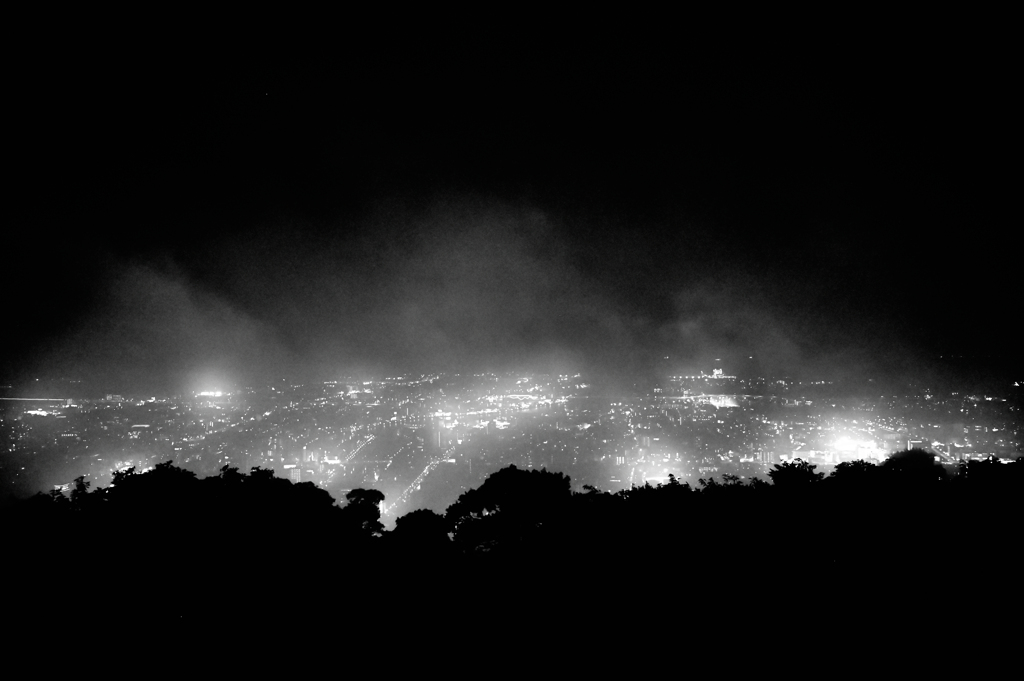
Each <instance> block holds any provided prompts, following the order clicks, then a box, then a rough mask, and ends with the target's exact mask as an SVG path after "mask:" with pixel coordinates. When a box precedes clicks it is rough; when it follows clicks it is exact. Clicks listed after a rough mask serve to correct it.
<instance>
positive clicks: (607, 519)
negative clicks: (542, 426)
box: [3, 451, 1024, 626]
mask: <svg viewBox="0 0 1024 681" xmlns="http://www.w3.org/2000/svg"><path fill="white" fill-rule="evenodd" d="M768 477H769V478H770V480H771V482H770V483H769V482H766V481H764V480H760V479H752V480H744V479H741V478H738V477H735V476H723V479H721V480H714V479H702V480H701V481H700V484H699V486H697V487H691V486H690V485H689V484H684V483H682V482H680V481H679V480H678V479H676V478H675V477H674V476H670V478H669V480H668V482H667V483H665V484H662V485H657V486H652V485H649V484H648V485H644V486H642V487H633V488H631V489H628V490H624V491H621V492H618V493H615V494H612V493H608V492H602V491H600V490H597V489H595V488H593V487H586V488H584V492H582V493H573V492H572V491H571V486H570V479H569V478H568V477H567V476H565V475H562V474H559V473H552V472H548V471H541V470H522V469H518V468H516V467H514V466H510V467H507V468H504V469H502V470H500V471H498V472H496V473H494V474H492V475H491V476H489V477H488V478H487V479H486V480H485V481H484V483H483V484H482V485H481V486H480V487H478V488H476V489H472V490H469V491H467V492H465V493H464V494H463V495H461V496H460V497H459V499H458V500H457V501H456V502H455V503H453V504H452V505H451V506H450V507H449V508H448V509H447V510H446V512H445V513H444V515H441V514H437V513H434V512H432V511H428V510H419V511H414V512H412V513H410V514H407V515H406V516H403V517H402V518H399V519H398V521H397V523H396V526H395V529H394V530H393V531H391V532H385V531H384V529H383V526H382V524H381V517H380V506H381V503H382V502H383V501H384V495H383V494H381V493H380V492H379V491H376V490H352V491H351V492H349V493H348V494H347V495H346V498H345V500H344V502H342V503H338V502H336V501H335V500H334V499H333V498H332V497H331V496H330V495H329V494H328V493H327V492H326V491H324V490H322V489H319V488H317V487H316V486H315V485H312V484H310V483H299V484H295V483H292V482H291V481H290V480H287V479H283V478H279V477H277V476H276V475H274V473H273V471H270V470H265V469H259V468H256V469H253V470H252V471H250V472H249V473H248V474H242V473H240V472H239V471H238V470H237V469H234V468H229V467H224V468H222V469H221V471H220V473H219V475H217V476H213V477H208V478H204V479H198V478H197V477H196V476H195V475H194V474H192V473H190V472H188V471H185V470H182V469H179V468H176V467H174V466H173V465H171V464H170V463H164V464H160V465H158V466H156V467H155V468H154V469H152V470H150V471H148V472H146V473H141V474H140V473H137V472H136V471H134V470H132V469H129V470H126V471H122V472H118V473H116V474H115V475H114V476H113V480H112V482H111V484H110V485H109V486H108V487H106V488H99V489H91V485H90V483H89V482H88V481H86V480H85V479H84V478H79V479H76V480H75V486H74V489H73V491H72V492H71V494H70V495H65V494H63V493H61V492H59V491H54V492H51V493H49V494H39V495H36V496H35V497H33V498H31V499H29V500H26V501H25V502H23V503H21V504H20V505H17V506H16V507H15V508H13V509H12V511H11V512H10V513H8V514H6V516H5V517H4V518H3V520H4V522H5V526H4V528H3V529H4V530H5V531H6V534H7V536H8V537H10V549H11V551H10V552H9V555H10V556H13V558H12V559H9V560H8V562H9V563H10V564H13V565H15V566H16V567H18V569H19V576H18V577H17V578H16V580H15V582H14V583H19V584H32V585H36V587H35V588H38V589H39V592H40V593H42V592H43V591H44V590H45V587H43V586H42V585H47V584H75V585H79V587H78V588H81V585H92V587H90V588H95V586H96V585H104V584H106V585H115V584H116V585H124V584H126V583H142V584H159V585H160V586H159V587H158V588H147V589H146V590H145V591H144V593H145V594H146V596H145V598H144V599H139V598H138V597H137V596H136V595H135V594H137V593H139V592H138V591H137V590H135V591H133V590H132V589H124V588H121V589H109V590H108V592H109V593H110V594H111V595H110V596H109V597H108V600H107V602H106V603H105V604H104V607H105V612H108V613H111V617H114V618H115V619H118V618H124V617H128V616H130V617H134V618H143V619H145V620H146V621H153V622H164V623H166V622H170V621H174V622H177V621H179V620H180V621H182V622H193V623H194V622H199V621H204V622H228V621H233V622H240V621H244V620H246V619H247V618H256V619H264V620H266V619H268V618H278V619H280V620H281V621H293V620H289V618H302V617H313V616H314V615H315V613H316V612H317V609H316V607H314V605H313V601H310V602H307V601H306V600H304V599H302V598H296V596H295V594H296V593H297V592H295V589H296V588H300V587H297V585H302V584H304V583H305V582H306V581H307V580H309V579H310V575H321V574H322V575H328V574H329V575H330V580H329V581H328V582H327V583H328V584H334V583H339V584H343V585H345V587H344V588H343V589H342V591H341V594H343V600H342V601H341V603H342V604H343V607H344V608H346V609H354V611H355V612H359V613H363V615H364V616H366V617H371V618H372V615H371V613H374V612H382V613H387V612H393V611H394V610H395V609H398V610H402V609H403V608H404V607H405V604H407V603H408V602H412V601H415V602H416V603H418V604H420V607H423V608H424V609H425V610H426V611H428V612H431V613H434V614H435V615H434V616H437V617H440V616H441V615H438V614H437V613H442V612H448V611H453V610H452V608H453V607H454V606H453V605H452V603H453V602H455V603H460V604H461V605H462V607H465V608H469V609H470V610H473V609H474V608H477V607H478V604H479V603H481V602H484V601H486V602H489V603H490V604H491V606H492V607H494V608H498V609H499V610H500V609H502V608H504V609H506V610H507V611H508V612H518V611H520V610H522V608H523V607H525V605H524V604H531V603H532V604H534V606H536V607H541V606H540V605H539V604H542V603H546V602H552V603H553V602H558V601H559V600H560V599H562V598H564V597H565V596H566V595H568V596H569V597H570V598H573V599H582V600H584V601H585V600H586V599H587V598H589V596H590V595H591V594H596V593H605V592H606V591H607V589H608V585H609V584H618V583H620V582H621V581H622V580H623V579H625V578H627V576H631V575H646V574H650V571H651V570H654V574H663V573H670V574H672V576H673V578H674V579H681V580H684V581H683V583H687V584H707V583H715V584H723V585H728V584H745V583H748V582H749V580H750V579H751V578H752V577H754V576H757V578H758V579H762V578H765V577H769V578H772V579H778V578H785V577H789V576H794V575H808V574H819V575H827V577H828V579H830V580H840V582H841V583H843V584H845V585H846V586H845V587H844V589H843V590H842V592H841V593H842V594H843V595H844V597H848V598H849V599H850V601H849V602H850V603H851V604H852V603H854V601H855V599H854V597H853V594H858V593H859V594H861V595H862V597H867V596H868V595H870V594H874V595H875V596H876V597H877V596H878V595H879V594H889V596H890V597H892V598H896V597H897V595H898V594H897V593H896V592H895V591H894V590H895V589H897V588H898V589H900V590H901V591H900V592H899V593H900V594H903V595H904V596H907V597H914V594H918V595H920V597H921V598H922V599H927V598H929V596H928V594H934V593H935V590H936V589H940V590H941V588H942V579H944V578H947V577H951V576H956V575H961V574H981V573H983V572H984V571H991V572H998V571H1001V570H1002V571H1005V570H1007V569H1009V567H1010V566H1011V565H1013V562H1012V561H1013V560H1014V557H1013V542H1012V537H1014V536H1015V531H1016V528H1015V521H1016V518H1017V517H1018V516H1019V498H1020V492H1021V490H1022V488H1024V460H1018V461H1017V462H1015V463H1012V464H1005V463H1002V462H1000V461H998V460H995V459H990V460H988V461H972V462H969V463H963V464H961V465H959V466H958V467H957V469H956V471H955V474H949V473H947V472H946V471H945V469H943V468H942V467H941V466H938V465H936V463H935V461H934V457H932V456H931V455H930V454H928V453H927V452H913V451H912V452H904V453H900V454H897V455H894V456H893V457H891V458H890V459H888V460H887V461H886V462H885V463H884V464H882V465H878V466H876V465H873V464H870V463H866V462H851V463H844V464H840V465H838V466H837V467H836V468H835V470H834V471H833V472H832V474H831V475H829V476H828V477H825V476H824V475H823V474H822V473H819V472H817V471H816V470H815V467H814V466H813V465H811V464H809V463H807V462H803V461H799V460H798V461H794V462H787V463H782V464H777V465H775V466H774V467H773V468H772V470H771V471H769V473H768ZM55 549H56V551H57V553H56V554H55ZM57 555H59V556H61V557H60V558H59V559H55V556H57ZM666 571H667V572H666ZM19 580H20V581H19ZM69 580H70V581H69ZM371 584H379V585H387V588H386V589H384V588H382V587H378V588H371V587H369V586H366V585H371ZM425 584H426V585H430V587H429V588H427V589H424V585H425ZM869 584H870V585H872V586H871V589H870V590H869V589H868V587H867V585H869ZM440 585H446V586H445V588H441V586H440ZM453 585H457V586H453ZM268 588H269V589H271V591H272V592H274V593H276V594H277V595H276V596H274V597H273V598H260V599H255V600H254V599H253V596H252V595H253V594H256V593H266V592H267V589H268ZM275 589H276V591H274V590H275ZM30 592H32V590H31V589H26V593H30ZM384 593H387V594H388V595H389V596H388V597H389V598H391V599H393V600H392V601H388V600H387V598H386V597H385V596H384V595H383V594H384ZM801 593H802V594H803V595H801ZM484 594H486V595H487V597H486V599H484V600H483V601H481V598H483V595H484ZM769 596H770V598H771V599H772V603H773V605H771V606H770V607H786V604H791V603H793V602H794V599H796V600H800V599H803V600H804V601H806V603H807V604H808V606H810V605H813V603H814V599H813V598H812V596H811V592H797V591H775V592H772V593H771V594H770V595H769ZM900 597H903V596H900ZM487 599H489V600H487ZM399 604H401V605H399ZM534 606H531V607H534ZM24 607H29V606H27V605H26V606H24ZM765 607H769V606H768V605H766V606H765ZM851 607H852V606H851ZM382 626H383V623H382Z"/></svg>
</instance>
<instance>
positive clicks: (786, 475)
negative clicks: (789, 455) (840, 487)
mask: <svg viewBox="0 0 1024 681" xmlns="http://www.w3.org/2000/svg"><path fill="white" fill-rule="evenodd" d="M816 468H817V466H815V465H814V464H812V463H810V462H807V461H804V460H803V459H795V460H793V461H783V462H782V463H777V464H773V465H772V470H770V471H768V477H769V478H771V481H772V484H773V485H775V486H776V487H781V488H786V489H806V488H807V487H808V486H809V485H812V484H813V483H816V482H818V481H819V480H821V479H823V478H824V477H825V474H824V473H816V472H815V469H816Z"/></svg>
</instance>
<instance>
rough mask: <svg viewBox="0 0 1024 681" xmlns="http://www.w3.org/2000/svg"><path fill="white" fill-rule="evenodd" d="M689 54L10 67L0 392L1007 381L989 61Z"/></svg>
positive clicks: (84, 62) (845, 50)
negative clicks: (459, 376)
mask: <svg viewBox="0 0 1024 681" xmlns="http://www.w3.org/2000/svg"><path fill="white" fill-rule="evenodd" d="M356 33H358V32H356ZM690 33H692V31H681V32H680V33H679V34H678V35H676V36H675V37H674V38H673V39H667V38H664V37H663V36H662V37H658V38H657V39H655V38H651V39H646V38H645V37H644V36H639V37H636V36H634V37H632V38H631V39H630V40H625V39H619V38H618V37H616V36H614V35H604V34H602V35H600V36H592V37H587V38H578V37H573V36H570V35H552V36H544V37H540V36H526V35H525V34H524V35H515V36H512V37H510V36H501V37H498V36H489V35H483V36H481V37H478V38H476V39H474V40H471V41H465V40H463V41H456V42H453V41H449V40H441V39H437V40H431V39H426V38H425V39H423V40H420V41H418V42H414V43H407V42H404V41H398V40H397V39H396V40H394V41H390V42H389V41H388V39H387V38H381V37H379V36H375V37H374V38H373V39H372V40H371V39H369V38H367V39H355V38H354V37H353V35H352V34H351V32H350V33H346V35H347V36H348V37H347V38H344V39H343V38H342V37H339V39H338V45H337V46H334V47H330V48H324V49H321V50H318V51H315V52H314V51H307V52H302V53H297V52H292V51H287V50H284V49H283V48H282V49H277V50H275V49H267V48H266V46H263V47H262V48H260V49H255V48H254V49H251V50H238V51H234V52H231V53H230V54H224V53H218V54H213V53H199V52H196V51H192V50H188V49H186V48H185V47H184V46H181V47H179V48H178V49H177V50H170V51H167V52H158V51H156V50H152V51H141V52H139V51H132V50H127V49H119V48H118V47H116V46H111V45H106V44H105V46H102V47H99V46H97V45H79V46H76V47H75V48H74V49H72V48H71V47H66V48H64V49H45V50H44V49H39V50H35V51H33V52H30V53H25V54H24V55H22V56H21V57H20V58H19V59H17V60H15V62H14V63H12V64H10V65H9V67H10V68H9V83H8V88H7V101H8V105H7V107H6V108H7V109H8V113H10V112H11V111H13V117H12V119H9V122H8V124H7V131H8V136H7V143H6V145H5V147H7V153H5V157H6V158H7V164H8V167H9V173H8V181H7V191H6V192H5V193H6V194H7V196H8V199H7V201H6V202H5V205H6V210H5V213H6V215H5V220H4V222H5V229H4V240H5V247H4V249H3V272H4V275H3V276H4V282H5V283H4V294H5V301H6V303H7V311H6V312H7V314H6V315H5V316H6V318H7V321H8V323H7V324H5V325H4V333H3V344H4V347H3V359H2V363H0V377H4V378H5V382H8V383H12V382H13V383H18V384H20V382H22V381H24V380H27V379H31V378H34V377H38V376H47V377H51V376H52V377H55V376H67V377H71V378H78V379H82V380H86V381H89V382H91V383H93V384H96V385H99V386H101V387H102V388H104V389H107V390H110V391H114V390H121V391H126V392H129V391H133V390H135V391H148V390H152V391H174V390H181V389H194V388H198V387H200V386H201V385H209V384H210V383H225V384H229V383H230V384H236V385H239V384H245V383H253V382H258V381H266V380H273V379H276V378H282V377H287V378H289V379H303V380H312V379H327V378H332V377H335V376H337V375H340V374H343V373H349V372H373V373H386V374H387V373H400V372H411V371H416V372H428V371H435V370H437V371H443V370H466V371H472V370H483V369H506V368H513V367H516V368H539V369H545V368H547V369H552V368H554V369H557V368H561V367H578V368H586V369H590V370H605V371H619V372H627V373H628V372H632V371H638V372H639V371H644V370H647V369H649V368H650V367H652V366H655V365H657V362H656V360H657V359H658V358H662V357H665V356H668V357H670V358H671V359H670V360H669V364H671V367H672V368H679V369H683V368H710V364H709V362H711V361H712V360H713V359H715V358H723V357H724V358H726V360H727V361H733V362H735V361H738V359H739V358H750V357H754V358H755V359H754V360H751V362H752V364H751V365H749V366H748V367H747V368H748V369H750V370H756V371H758V372H761V373H766V374H767V373H773V374H785V375H808V376H811V375H829V376H832V375H867V374H872V375H875V374H894V373H902V374H906V375H913V374H915V373H921V374H924V373H927V372H928V371H930V370H932V369H933V368H934V367H935V366H937V363H940V364H941V362H939V360H938V357H939V355H950V354H956V355H967V356H969V357H972V358H975V359H977V358H979V357H980V358H983V359H984V361H986V362H989V363H990V364H993V363H994V364H995V365H997V366H1002V365H1001V363H1003V362H1010V361H1015V360H1013V359H1012V353H1013V351H1014V350H1015V348H1016V347H1017V346H1018V341H1017V338H1018V336H1017V335H1016V333H1015V332H1014V320H1015V308H1016V307H1017V306H1018V303H1017V300H1018V297H1019V295H1018V294H1019V291H1020V286H1019V282H1020V275H1019V271H1018V269H1017V268H1018V266H1019V265H1020V262H1021V255H1020V249H1019V247H1018V246H1017V245H1016V241H1015V237H1014V235H1015V233H1016V231H1017V230H1018V229H1019V227H1018V221H1019V220H1018V218H1017V213H1018V201H1017V200H1016V196H1015V194H1016V190H1017V184H1018V183H1019V181H1018V180H1017V175H1018V173H1017V172H1016V171H1015V170H1014V169H1015V168H1016V166H1017V165H1018V163H1017V161H1018V159H1019V158H1020V155H1019V151H1020V148H1019V140H1018V132H1017V128H1018V125H1017V124H1016V118H1018V117H1019V112H1018V107H1017V105H1016V104H1015V103H1012V98H1013V95H1014V91H1015V89H1016V88H1015V87H1014V86H1013V83H1014V82H1015V78H1014V77H1012V76H1011V74H1010V66H1009V65H1010V64H1011V63H1012V60H1009V59H1008V58H1007V57H1008V55H1007V54H1006V53H1005V48H1004V47H1002V45H1003V43H1001V42H1000V41H998V40H991V41H989V40H984V39H981V38H976V39H973V40H971V41H969V42H967V41H964V40H959V39H956V38H957V36H955V35H953V36H950V35H945V34H944V35H931V34H927V31H922V33H921V35H924V36H925V37H916V36H911V37H908V36H906V35H901V36H896V37H890V38H888V39H886V38H882V37H878V36H871V37H864V36H861V37H858V38H857V39H849V40H847V39H844V40H832V38H831V37H829V36H826V37H825V38H823V39H822V40H820V41H818V42H816V43H815V44H810V43H806V42H796V41H790V40H778V41H772V40H765V41H762V42H759V43H756V44H750V43H747V42H745V41H739V40H734V41H731V42H730V41H729V40H722V41H719V42H702V43H699V44H698V43H696V42H694V40H693V36H692V35H690ZM926 34H927V35H926ZM985 356H988V358H987V359H985ZM971 361H974V360H971ZM977 361H982V360H981V359H978V360H977ZM727 368H728V367H727Z"/></svg>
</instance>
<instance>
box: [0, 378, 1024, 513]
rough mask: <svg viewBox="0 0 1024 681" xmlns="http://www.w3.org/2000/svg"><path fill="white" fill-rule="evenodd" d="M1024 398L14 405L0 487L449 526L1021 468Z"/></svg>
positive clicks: (456, 387) (515, 383)
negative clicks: (355, 507)
mask: <svg viewBox="0 0 1024 681" xmlns="http://www.w3.org/2000/svg"><path fill="white" fill-rule="evenodd" d="M1019 391H1020V388H1019V386H1013V385H1012V384H1011V385H1010V386H1009V387H1008V389H1007V390H1006V391H1004V392H1003V393H1001V394H962V393H955V392H953V393H946V394H942V393H939V392H938V391H935V390H931V389H929V388H927V387H912V386H908V387H907V389H906V390H905V391H904V392H903V394H900V395H877V396H874V397H865V396H859V397H837V396H836V395H837V393H839V392H841V391H840V390H839V386H834V385H832V384H831V383H830V382H824V381H810V382H801V381H792V380H786V379H774V380H769V379H743V378H737V377H735V376H730V375H725V374H724V373H723V371H722V370H721V369H720V368H718V369H713V370H712V371H711V372H710V373H707V374H705V373H700V374H698V375H690V376H668V377H666V379H665V380H664V381H662V382H659V383H657V384H651V385H646V386H642V385H636V386H634V387H633V388H632V389H630V390H628V392H623V393H622V394H614V393H611V392H609V391H607V390H604V389H603V388H602V386H600V385H598V384H593V383H591V381H590V380H589V379H588V378H587V377H586V376H585V375H581V374H572V375H570V374H562V375H542V374H529V373H505V374H491V373H483V374H451V375H449V374H433V375H418V376H401V377H385V378H378V379H373V380H356V379H340V380H332V381H326V382H322V383H316V384H305V385H291V384H286V383H284V382H281V383H279V384H275V385H271V386H266V387H259V388H246V389H242V390H238V391H222V390H204V391H200V392H197V393H194V394H192V395H186V396H175V397H161V396H150V397H145V398H140V397H126V396H121V395H113V394H110V395H106V396H105V397H103V398H100V399H76V398H62V399H53V400H45V401H34V400H10V399H8V400H4V401H3V407H2V408H3V410H4V412H3V420H2V423H0V425H2V429H3V430H2V431H0V436H2V438H3V439H2V440H0V443H2V447H3V450H4V451H5V456H4V457H3V459H2V465H3V469H2V476H3V479H4V480H5V481H7V484H8V485H9V487H10V489H11V490H17V491H18V492H19V493H20V495H21V496H25V495H27V494H30V493H32V492H34V491H39V490H48V489H52V488H58V489H64V490H70V488H71V486H72V485H71V480H72V479H73V478H76V477H78V476H85V477H86V478H88V479H89V480H92V481H93V482H94V484H96V485H100V486H103V485H106V484H108V483H109V481H110V476H111V474H112V473H113V472H114V471H119V470H126V469H128V468H134V469H135V470H136V471H137V472H143V471H146V470H149V469H151V468H152V467H153V466H154V465H155V464H157V463H161V462H165V461H172V462H174V464H175V465H177V466H181V467H184V468H186V469H188V470H192V471H195V472H196V473H197V474H199V475H200V476H209V475H216V474H217V473H218V471H220V470H221V469H222V468H223V467H225V466H228V467H233V468H238V469H240V470H242V471H248V470H249V469H251V468H254V467H259V468H265V469H270V470H273V471H274V473H275V474H276V475H278V476H280V477H284V478H287V479H289V480H291V481H293V482H312V483H315V484H316V485H318V486H319V487H321V488H323V489H326V490H327V491H329V492H330V493H331V494H332V495H333V496H334V497H335V498H336V499H339V500H341V499H343V498H344V495H345V493H346V492H347V491H349V490H351V489H357V488H367V489H377V490H380V491H381V492H383V494H384V497H385V501H384V503H383V504H382V509H381V510H382V511H383V515H384V519H385V520H386V521H387V522H388V523H393V521H394V519H395V518H396V517H399V516H401V515H404V514H405V513H408V512H409V511H412V510H415V509H417V508H428V509H432V510H435V511H437V512H443V511H444V510H445V508H446V507H448V506H449V505H451V504H452V503H454V501H455V500H456V499H457V498H458V497H459V495H460V494H462V493H463V492H465V491H466V490H467V489H470V488H473V487H477V486H479V485H480V484H481V483H482V482H483V480H484V479H486V478H487V476H488V475H490V474H491V473H494V472H495V471H497V470H499V469H501V468H503V467H505V466H508V465H516V466H519V467H520V468H526V469H547V470H550V471H557V472H563V473H566V474H567V475H569V476H570V478H571V479H572V482H573V486H574V489H576V490H577V491H580V490H582V489H583V488H584V486H587V485H589V486H593V487H595V488H597V489H602V490H607V491H618V490H622V489H628V488H631V487H634V486H643V485H645V484H653V485H658V484H663V483H665V482H666V481H668V479H669V475H673V476H675V478H677V479H678V480H680V481H683V482H688V483H690V484H691V485H697V484H698V482H699V481H700V480H701V479H702V478H703V479H712V478H722V477H723V476H727V475H734V476H738V477H739V478H740V479H751V478H755V477H760V478H762V479H766V473H767V471H768V470H769V469H770V467H771V465H772V464H775V463H780V462H786V461H793V460H796V459H802V460H804V461H807V462H810V463H813V464H815V465H817V466H819V467H820V470H822V471H825V472H827V471H829V470H831V468H832V467H834V466H835V465H836V464H838V463H841V462H843V461H852V460H858V459H863V460H867V461H871V462H875V463H879V462H881V461H883V460H884V459H886V458H887V457H888V456H889V455H891V454H892V453H894V452H898V451H902V450H907V449H924V450H927V451H929V452H931V453H933V454H934V456H935V458H936V461H938V462H941V463H943V464H946V465H953V464H955V463H957V462H959V461H963V460H971V459H974V460H982V459H987V458H989V457H996V458H998V459H1001V460H1004V461H1010V460H1011V459H1014V458H1016V457H1019V456H1020V455H1021V452H1022V443H1024V433H1022V431H1021V419H1020V413H1019V410H1020V408H1021V405H1020V397H1021V396H1020V392H1019Z"/></svg>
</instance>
